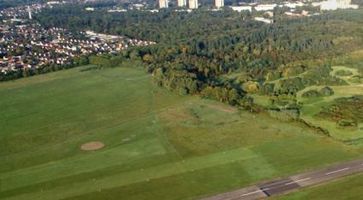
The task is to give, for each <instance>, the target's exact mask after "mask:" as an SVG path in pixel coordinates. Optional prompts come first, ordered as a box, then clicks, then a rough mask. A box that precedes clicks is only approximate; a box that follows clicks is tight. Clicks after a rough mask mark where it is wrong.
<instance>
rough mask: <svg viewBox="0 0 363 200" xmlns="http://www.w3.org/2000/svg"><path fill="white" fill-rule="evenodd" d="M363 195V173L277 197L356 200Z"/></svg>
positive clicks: (286, 198)
mask: <svg viewBox="0 0 363 200" xmlns="http://www.w3.org/2000/svg"><path fill="white" fill-rule="evenodd" d="M362 196H363V174H359V175H352V176H349V177H346V178H344V179H340V180H337V181H335V182H332V183H329V184H326V185H319V186H315V187H312V188H306V189H304V190H301V191H299V192H295V193H291V194H288V195H286V196H280V197H276V198H275V199H280V200H298V199H316V200H325V199H326V200H331V199H339V200H356V199H362Z"/></svg>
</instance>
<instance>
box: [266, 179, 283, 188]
mask: <svg viewBox="0 0 363 200" xmlns="http://www.w3.org/2000/svg"><path fill="white" fill-rule="evenodd" d="M288 181H289V180H281V181H277V182H274V183H270V184H267V185H262V186H261V187H271V186H273V185H280V184H283V183H284V182H288Z"/></svg>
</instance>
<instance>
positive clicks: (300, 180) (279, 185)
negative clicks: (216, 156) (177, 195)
mask: <svg viewBox="0 0 363 200" xmlns="http://www.w3.org/2000/svg"><path fill="white" fill-rule="evenodd" d="M361 172H363V159H362V160H355V161H351V162H346V163H343V164H338V165H334V166H330V167H328V168H325V169H321V170H317V171H312V172H307V173H302V174H298V175H295V176H290V177H287V178H284V179H278V180H273V181H269V182H265V183H261V184H258V185H255V186H251V187H246V188H242V189H239V190H236V191H231V192H227V193H223V194H219V195H216V196H212V197H207V198H204V199H202V200H255V199H263V198H267V197H269V196H273V195H279V194H285V193H289V192H292V191H295V190H298V189H299V188H302V187H307V186H311V185H316V184H320V183H324V182H328V181H331V180H334V179H338V178H341V177H344V176H347V175H351V174H355V173H361Z"/></svg>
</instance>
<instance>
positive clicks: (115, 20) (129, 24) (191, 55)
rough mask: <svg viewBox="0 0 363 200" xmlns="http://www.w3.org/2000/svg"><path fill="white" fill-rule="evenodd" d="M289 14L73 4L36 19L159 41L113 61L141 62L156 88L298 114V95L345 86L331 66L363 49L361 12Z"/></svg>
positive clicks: (79, 28) (123, 53) (74, 28)
mask: <svg viewBox="0 0 363 200" xmlns="http://www.w3.org/2000/svg"><path fill="white" fill-rule="evenodd" d="M283 12H284V10H283V8H279V9H276V10H275V11H274V23H273V24H264V23H261V22H257V21H254V20H253V17H254V16H253V15H252V14H251V13H249V12H242V13H238V12H234V11H232V10H229V9H228V8H225V9H224V10H222V11H215V12H210V11H206V10H203V9H199V10H197V11H193V12H192V13H188V12H175V11H172V10H168V9H166V10H161V11H160V12H158V13H151V12H145V11H128V12H125V13H107V12H105V11H103V10H99V11H95V12H87V11H85V10H84V7H82V6H74V5H73V6H63V7H57V8H53V9H46V10H44V11H42V12H41V13H39V14H38V15H37V16H36V19H37V20H38V21H39V22H40V23H41V24H42V25H43V26H45V27H64V28H68V29H70V30H73V31H82V30H93V31H96V32H103V33H109V34H118V35H125V36H128V37H131V38H138V39H143V40H152V41H155V42H157V44H156V45H153V46H149V47H139V48H132V49H129V50H128V51H125V52H122V53H121V54H120V55H119V56H118V57H117V58H116V59H114V60H119V61H120V62H121V61H122V60H125V59H130V60H139V61H142V62H143V63H144V64H145V66H146V68H147V71H148V72H149V73H152V74H153V78H154V80H155V83H156V84H158V85H160V86H163V87H166V88H168V89H170V90H174V91H176V92H178V93H180V94H193V95H195V94H197V95H201V96H204V97H207V98H213V99H217V100H219V101H223V102H227V103H230V104H233V105H242V106H251V105H252V104H253V98H252V97H251V96H252V95H253V94H259V95H267V96H269V97H270V100H271V102H272V105H274V106H273V107H278V108H281V107H284V108H292V109H298V107H299V105H297V102H296V98H295V97H296V93H297V92H298V91H300V90H302V89H304V88H305V87H308V86H310V85H328V84H329V85H344V84H345V83H344V81H343V80H340V79H338V78H336V77H333V76H331V75H330V71H331V62H332V59H333V58H334V57H336V56H339V55H344V54H345V53H347V52H348V51H349V52H350V51H354V50H356V49H359V48H361V47H362V46H363V26H362V24H363V11H362V10H356V11H352V10H349V11H336V12H328V13H322V14H321V15H317V16H312V17H305V18H287V17H286V16H284V15H283ZM92 60H93V61H94V62H96V63H98V64H99V63H100V60H98V61H97V59H92ZM102 60H103V61H105V60H107V59H101V61H102ZM105 62H106V61H105ZM91 63H92V62H91Z"/></svg>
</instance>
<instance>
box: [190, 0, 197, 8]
mask: <svg viewBox="0 0 363 200" xmlns="http://www.w3.org/2000/svg"><path fill="white" fill-rule="evenodd" d="M189 8H190V9H197V8H198V0H189Z"/></svg>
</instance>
